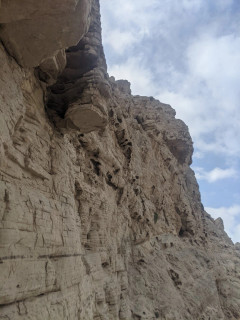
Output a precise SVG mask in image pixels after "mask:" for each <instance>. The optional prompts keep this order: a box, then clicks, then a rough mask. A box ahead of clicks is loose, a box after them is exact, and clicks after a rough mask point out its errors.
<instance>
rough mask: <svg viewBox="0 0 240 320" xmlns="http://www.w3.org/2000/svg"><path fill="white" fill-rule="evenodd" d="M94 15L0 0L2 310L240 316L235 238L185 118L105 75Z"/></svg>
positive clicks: (88, 318)
mask: <svg viewBox="0 0 240 320" xmlns="http://www.w3.org/2000/svg"><path fill="white" fill-rule="evenodd" d="M45 2H46V3H45ZM63 12H64V18H63V14H62V13H63ZM73 17H74V18H73ZM42 18H44V19H45V20H44V21H46V23H45V25H44V28H43V29H41V27H42V22H41V23H40V22H39V21H43V20H42ZM99 18H100V16H99V3H98V1H97V0H94V1H92V2H91V1H83V0H80V1H77V0H74V1H73V0H65V1H61V3H60V1H57V2H56V1H55V2H54V4H52V3H50V2H49V1H42V2H36V1H33V0H24V1H21V6H20V7H19V1H17V0H16V1H11V2H10V1H7V0H2V1H1V5H0V23H1V25H0V26H1V31H0V37H1V41H2V42H1V46H0V70H1V74H0V112H1V117H0V319H11V320H20V319H21V320H26V319H29V320H53V319H54V320H55V319H59V320H65V319H68V320H77V319H78V320H80V319H81V320H92V319H94V320H107V319H108V320H118V319H122V320H123V319H125V320H150V319H151V320H152V319H161V320H209V319H210V320H225V319H232V320H233V319H235V320H236V319H238V320H239V319H240V248H239V245H235V246H234V245H233V243H232V242H231V240H230V239H229V238H228V236H227V235H226V233H225V232H224V229H223V224H222V221H221V219H217V220H215V221H214V220H213V219H212V218H211V217H210V216H209V215H208V214H207V213H206V212H205V211H204V208H203V206H202V204H201V199H200V194H199V190H198V185H197V182H196V179H195V176H194V172H193V171H192V170H191V168H190V167H189V165H190V163H191V156H192V152H193V148H192V141H191V138H190V136H189V133H188V129H187V127H186V125H185V124H184V123H183V122H182V121H181V120H177V119H175V112H174V110H173V109H172V108H171V107H170V106H168V105H165V104H162V103H160V102H159V101H157V100H155V99H153V98H148V97H140V96H132V95H131V90H130V84H129V83H128V82H127V81H124V80H121V81H115V80H114V78H112V77H111V78H109V77H108V75H107V69H106V63H105V59H104V54H103V49H102V44H101V28H100V20H99ZM76 23H77V25H76ZM33 25H34V28H33V27H30V26H33ZM79 26H81V27H79ZM23 30H25V31H26V30H27V32H25V31H24V32H23ZM69 32H70V33H71V37H72V38H71V37H69V36H68V35H69ZM19 35H21V37H22V38H21V37H19ZM78 41H79V42H78ZM39 46H40V47H41V50H39ZM65 48H68V49H67V50H66V52H65V51H64V49H65ZM57 56H58V58H57ZM60 57H62V60H61V59H60ZM61 61H62V62H61ZM33 67H34V68H33Z"/></svg>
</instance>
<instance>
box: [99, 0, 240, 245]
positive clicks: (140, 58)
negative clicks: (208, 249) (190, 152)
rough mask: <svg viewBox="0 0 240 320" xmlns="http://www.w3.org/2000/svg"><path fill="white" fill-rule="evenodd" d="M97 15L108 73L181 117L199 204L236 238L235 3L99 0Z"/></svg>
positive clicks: (239, 97) (238, 20) (239, 130)
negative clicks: (190, 142) (190, 140)
mask: <svg viewBox="0 0 240 320" xmlns="http://www.w3.org/2000/svg"><path fill="white" fill-rule="evenodd" d="M101 13H102V27H103V44H104V49H105V54H106V59H107V63H108V72H109V74H110V75H113V76H115V78H116V79H127V80H129V81H130V82H131V88H132V93H133V94H139V95H147V96H154V97H155V98H157V99H159V100H160V101H161V102H164V103H168V104H170V105H171V106H172V107H173V108H174V109H175V110H176V112H177V116H176V117H177V118H180V119H182V120H184V121H185V123H186V124H187V125H188V127H189V130H190V133H191V136H192V138H193V141H194V149H195V152H194V156H193V165H192V168H193V169H194V171H195V173H196V177H197V180H198V183H199V185H200V191H201V195H202V202H203V204H204V206H205V209H206V211H207V212H209V213H210V214H211V215H212V216H213V217H214V218H217V217H219V216H220V217H222V218H223V220H224V225H225V230H226V231H227V232H228V234H229V235H230V237H231V238H232V240H233V241H234V242H237V241H239V242H240V86H239V83H240V69H239V66H240V1H239V0H218V1H215V0H210V1H206V0H161V1H159V0H148V1H145V0H132V1H129V0H121V1H120V2H119V1H118V0H102V1H101Z"/></svg>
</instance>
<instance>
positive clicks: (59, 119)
mask: <svg viewBox="0 0 240 320" xmlns="http://www.w3.org/2000/svg"><path fill="white" fill-rule="evenodd" d="M66 57H67V64H66V68H65V69H64V71H63V72H62V74H61V75H60V76H59V78H58V80H57V82H56V83H55V84H54V85H52V86H51V87H49V99H48V108H49V110H50V113H51V114H53V115H54V116H53V118H54V119H55V121H56V123H57V124H58V125H60V126H63V127H67V128H72V129H78V130H80V131H81V132H83V133H87V132H91V131H94V130H99V129H102V128H104V127H105V125H106V123H107V104H108V99H109V97H110V86H109V84H108V82H107V78H108V75H107V66H106V61H105V57H104V52H103V47H102V39H101V22H100V6H99V1H98V0H95V1H94V2H93V6H92V11H91V23H90V28H89V31H88V33H87V34H86V35H85V37H84V38H83V39H82V40H81V41H80V42H79V43H78V44H77V45H76V46H73V47H70V48H69V49H67V50H66Z"/></svg>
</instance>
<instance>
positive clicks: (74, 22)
mask: <svg viewBox="0 0 240 320" xmlns="http://www.w3.org/2000/svg"><path fill="white" fill-rule="evenodd" d="M91 2H92V1H91V0H54V1H48V0H41V1H35V0H21V1H19V0H11V1H8V0H2V2H1V11H0V24H1V29H0V38H1V39H2V41H3V43H4V45H5V47H6V48H7V50H8V51H9V53H10V54H11V55H12V56H14V57H15V58H16V59H17V61H18V63H19V64H21V65H22V66H24V67H36V66H39V64H40V63H42V62H43V61H44V60H45V59H48V58H51V57H52V56H56V54H57V51H59V50H62V49H65V48H67V47H69V46H72V45H74V44H76V43H77V42H78V41H79V40H80V39H81V37H82V36H83V35H84V34H85V33H86V32H87V30H88V26H89V12H90V9H91Z"/></svg>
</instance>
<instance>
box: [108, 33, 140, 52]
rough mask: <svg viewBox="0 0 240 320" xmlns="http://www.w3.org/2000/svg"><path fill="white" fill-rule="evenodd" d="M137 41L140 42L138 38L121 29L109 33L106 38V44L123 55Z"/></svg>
mask: <svg viewBox="0 0 240 320" xmlns="http://www.w3.org/2000/svg"><path fill="white" fill-rule="evenodd" d="M136 41H138V40H137V38H136V37H135V36H134V35H133V34H132V33H131V32H124V31H121V30H119V29H114V30H112V31H109V32H108V33H107V34H106V37H105V44H109V45H110V46H111V47H112V48H113V50H114V51H115V52H116V53H118V54H123V53H124V52H125V51H126V50H128V48H129V47H130V46H132V45H133V44H134V43H135V42H136Z"/></svg>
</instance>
